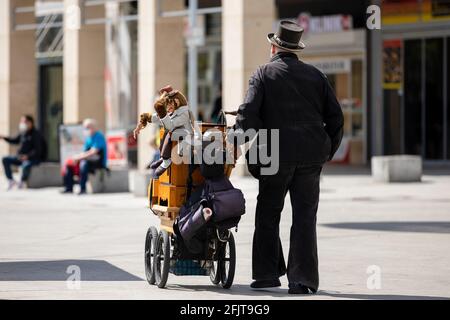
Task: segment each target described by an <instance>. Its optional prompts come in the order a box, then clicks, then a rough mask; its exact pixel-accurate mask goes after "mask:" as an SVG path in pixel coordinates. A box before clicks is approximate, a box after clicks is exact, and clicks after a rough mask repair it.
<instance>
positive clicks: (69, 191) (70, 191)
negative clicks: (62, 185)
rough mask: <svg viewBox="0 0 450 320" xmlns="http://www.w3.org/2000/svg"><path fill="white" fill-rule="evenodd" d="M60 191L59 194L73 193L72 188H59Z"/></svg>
mask: <svg viewBox="0 0 450 320" xmlns="http://www.w3.org/2000/svg"><path fill="white" fill-rule="evenodd" d="M60 193H61V194H70V193H73V190H61V191H60Z"/></svg>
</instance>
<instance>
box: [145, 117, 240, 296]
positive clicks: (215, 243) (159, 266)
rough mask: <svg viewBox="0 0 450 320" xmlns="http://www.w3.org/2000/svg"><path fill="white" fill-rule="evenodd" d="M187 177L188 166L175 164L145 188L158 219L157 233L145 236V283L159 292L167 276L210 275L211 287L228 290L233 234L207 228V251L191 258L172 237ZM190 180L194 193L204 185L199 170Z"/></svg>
mask: <svg viewBox="0 0 450 320" xmlns="http://www.w3.org/2000/svg"><path fill="white" fill-rule="evenodd" d="M200 129H201V132H202V135H203V134H204V133H205V132H206V131H208V130H216V131H217V130H219V131H221V132H222V134H223V133H224V132H225V129H226V125H217V124H206V123H202V124H200ZM163 134H164V129H161V130H160V137H161V138H162V136H163ZM174 143H175V142H174ZM174 147H175V145H174ZM173 149H175V148H173ZM172 155H174V153H172ZM175 156H176V155H175ZM233 167H234V165H230V164H225V168H224V170H225V172H224V173H225V175H226V176H228V177H229V176H230V174H231V171H232V169H233ZM188 176H189V165H188V164H185V163H182V164H176V162H175V161H174V162H173V163H172V165H171V166H170V167H169V168H168V170H167V171H166V172H164V173H163V174H162V175H161V176H160V177H159V179H158V180H154V179H153V180H151V181H150V184H149V187H148V200H149V207H150V209H151V212H153V214H155V215H157V216H158V217H159V219H160V221H161V223H160V231H159V232H158V230H157V229H156V228H155V227H153V226H152V227H150V228H149V229H148V231H147V235H146V240H145V272H146V278H147V281H148V282H149V284H151V285H154V284H156V285H157V286H158V287H159V288H164V287H165V285H166V283H167V279H168V274H169V273H173V274H176V275H203V276H208V275H209V277H210V279H211V281H212V283H213V284H215V285H219V284H221V285H222V287H223V288H226V289H228V288H230V287H231V285H232V283H233V279H234V273H235V266H236V248H235V242H234V237H233V234H232V232H231V231H229V230H225V231H223V230H222V231H219V230H218V229H215V228H209V230H207V234H208V236H207V242H208V244H207V251H206V252H205V253H204V254H202V255H193V256H190V255H189V254H187V255H186V254H185V253H183V252H182V251H183V249H182V248H180V244H179V241H178V240H177V236H176V235H175V234H174V229H173V226H174V222H175V220H176V218H177V217H178V214H179V212H180V208H181V207H182V206H183V205H184V204H185V202H186V200H187V199H186V197H187V189H188ZM191 177H192V185H193V189H194V190H195V188H196V187H198V186H200V185H202V183H203V182H204V178H203V177H202V175H201V173H200V169H199V168H196V169H195V170H194V171H193V172H192V175H191ZM180 252H181V253H180Z"/></svg>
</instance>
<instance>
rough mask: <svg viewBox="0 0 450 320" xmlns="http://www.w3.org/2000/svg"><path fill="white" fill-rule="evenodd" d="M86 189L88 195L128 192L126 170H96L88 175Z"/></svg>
mask: <svg viewBox="0 0 450 320" xmlns="http://www.w3.org/2000/svg"><path fill="white" fill-rule="evenodd" d="M86 187H87V191H88V192H89V193H114V192H128V191H129V183H128V169H111V170H110V171H109V172H108V171H107V170H104V169H102V170H96V171H95V174H89V179H88V183H87V186H86Z"/></svg>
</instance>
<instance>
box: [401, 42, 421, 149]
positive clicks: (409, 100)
mask: <svg viewBox="0 0 450 320" xmlns="http://www.w3.org/2000/svg"><path fill="white" fill-rule="evenodd" d="M404 56H405V67H404V70H405V71H404V74H405V76H404V77H405V78H404V99H405V100H404V101H405V102H404V108H405V111H404V114H405V123H404V125H405V153H407V154H416V155H421V154H422V93H421V88H422V85H421V81H422V77H421V75H422V40H407V41H405V54H404Z"/></svg>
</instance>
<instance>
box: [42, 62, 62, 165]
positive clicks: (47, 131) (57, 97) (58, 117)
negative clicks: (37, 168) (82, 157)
mask: <svg viewBox="0 0 450 320" xmlns="http://www.w3.org/2000/svg"><path fill="white" fill-rule="evenodd" d="M62 123H63V66H62V63H61V62H56V63H41V64H40V65H39V125H40V130H41V133H42V135H43V136H44V138H45V140H46V142H47V149H48V151H47V161H50V162H58V161H59V139H58V131H59V130H58V128H59V125H60V124H62Z"/></svg>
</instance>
